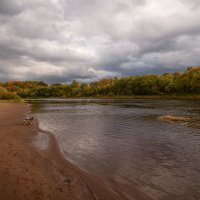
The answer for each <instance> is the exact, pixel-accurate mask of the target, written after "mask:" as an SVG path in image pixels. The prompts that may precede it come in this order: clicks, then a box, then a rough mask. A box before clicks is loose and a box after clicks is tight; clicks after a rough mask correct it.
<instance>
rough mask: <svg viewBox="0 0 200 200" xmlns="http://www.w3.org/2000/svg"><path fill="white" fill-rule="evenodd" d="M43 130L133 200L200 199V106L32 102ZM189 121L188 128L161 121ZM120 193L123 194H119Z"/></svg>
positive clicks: (142, 102)
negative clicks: (140, 197) (141, 199)
mask: <svg viewBox="0 0 200 200" xmlns="http://www.w3.org/2000/svg"><path fill="white" fill-rule="evenodd" d="M31 103H32V111H33V113H35V115H36V116H37V118H38V119H39V121H40V126H41V128H43V129H45V130H47V131H50V132H52V133H53V134H55V136H56V138H57V140H58V142H59V145H60V147H61V148H62V150H63V152H65V153H66V154H67V157H69V158H70V159H71V160H73V161H74V162H76V163H78V165H79V166H81V167H83V168H84V169H86V170H88V171H90V172H93V173H95V174H99V175H101V176H102V177H104V178H105V179H107V180H109V181H110V182H111V183H113V184H115V186H114V185H113V187H114V188H115V189H116V190H118V189H119V188H120V192H121V193H123V197H126V198H127V199H133V197H134V190H133V188H136V189H137V190H138V191H141V192H143V193H145V194H146V195H147V196H149V197H150V198H152V199H161V200H165V199H166V200H168V199H180V200H181V199H184V200H185V199H188V200H189V199H195V200H197V199H199V197H200V191H199V188H200V170H199V169H200V157H199V154H200V129H199V128H200V126H199V119H200V113H199V110H200V101H175V100H162V101H159V100H95V99H92V100H56V99H55V100H53V101H46V100H39V101H37V102H35V101H31ZM163 115H177V116H187V117H189V118H190V119H191V120H190V121H189V122H187V123H179V122H173V123H171V122H166V121H162V120H159V116H163ZM118 191H119V190H118Z"/></svg>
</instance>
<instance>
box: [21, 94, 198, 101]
mask: <svg viewBox="0 0 200 200" xmlns="http://www.w3.org/2000/svg"><path fill="white" fill-rule="evenodd" d="M31 99H34V100H36V99H38V100H40V99H130V100H131V99H166V100H200V95H137V96H96V97H47V98H38V97H36V98H25V99H24V100H25V101H26V100H31Z"/></svg>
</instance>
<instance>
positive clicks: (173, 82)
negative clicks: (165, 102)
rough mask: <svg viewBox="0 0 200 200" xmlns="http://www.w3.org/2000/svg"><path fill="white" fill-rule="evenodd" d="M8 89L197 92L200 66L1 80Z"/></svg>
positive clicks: (53, 93) (23, 93)
mask: <svg viewBox="0 0 200 200" xmlns="http://www.w3.org/2000/svg"><path fill="white" fill-rule="evenodd" d="M0 86H1V87H3V88H5V89H6V90H7V91H9V92H14V93H16V94H17V95H19V96H20V97H22V98H30V97H104V96H110V97H114V96H116V97H117V96H133V95H184V94H197V95H198V94H200V67H196V68H193V67H188V68H187V70H186V71H185V72H183V73H180V72H176V73H165V74H163V75H158V74H148V75H143V76H129V77H121V78H117V77H115V78H105V79H102V80H99V81H96V82H91V83H81V82H78V81H76V80H74V81H72V82H71V83H69V84H61V83H53V84H47V83H45V82H43V81H10V82H6V83H0Z"/></svg>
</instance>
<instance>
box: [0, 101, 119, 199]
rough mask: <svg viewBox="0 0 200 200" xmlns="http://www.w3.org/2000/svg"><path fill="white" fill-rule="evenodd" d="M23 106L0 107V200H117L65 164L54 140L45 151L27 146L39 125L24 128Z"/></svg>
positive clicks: (69, 164) (24, 109)
mask: <svg viewBox="0 0 200 200" xmlns="http://www.w3.org/2000/svg"><path fill="white" fill-rule="evenodd" d="M28 110H29V107H28V105H26V104H14V103H0V199H1V200H47V199H48V200H49V199H51V200H64V199H67V200H72V199H73V200H94V199H99V200H106V199H108V200H115V199H116V200H117V199H119V198H118V197H117V196H116V195H115V194H114V193H113V192H112V191H111V190H110V189H109V188H108V187H106V186H105V184H104V183H103V182H102V181H101V180H98V179H97V178H95V177H93V176H90V175H89V174H84V173H83V172H81V170H79V169H78V168H76V167H75V166H73V165H72V164H71V163H69V162H68V161H66V160H65V159H64V157H63V156H62V154H61V153H60V150H59V148H58V147H57V144H56V141H55V139H54V138H53V136H51V135H50V136H49V137H50V142H49V148H48V150H45V151H44V150H41V149H38V148H36V147H34V146H33V145H31V144H30V140H31V137H33V136H34V135H36V134H37V131H38V125H37V121H34V123H33V125H30V126H24V125H23V119H24V118H25V115H26V113H27V112H28Z"/></svg>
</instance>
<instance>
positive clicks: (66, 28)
mask: <svg viewBox="0 0 200 200" xmlns="http://www.w3.org/2000/svg"><path fill="white" fill-rule="evenodd" d="M197 65H200V1H199V0H162V1H161V0H0V81H7V80H29V79H31V80H43V81H48V82H69V81H71V80H73V79H76V80H79V81H93V80H96V79H99V78H103V77H110V76H112V77H113V76H127V75H136V74H144V73H163V72H173V71H177V70H181V71H183V70H184V69H185V67H186V66H197Z"/></svg>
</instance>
